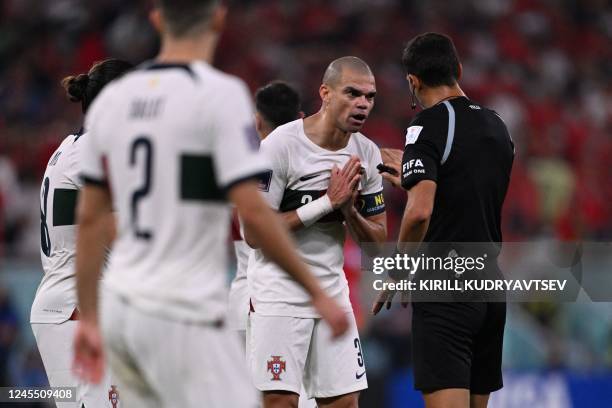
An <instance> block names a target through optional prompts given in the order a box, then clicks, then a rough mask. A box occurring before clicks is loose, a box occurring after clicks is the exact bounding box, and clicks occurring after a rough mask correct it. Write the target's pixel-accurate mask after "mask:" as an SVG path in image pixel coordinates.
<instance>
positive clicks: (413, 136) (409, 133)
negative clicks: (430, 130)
mask: <svg viewBox="0 0 612 408" xmlns="http://www.w3.org/2000/svg"><path fill="white" fill-rule="evenodd" d="M421 130H423V126H410V127H409V128H408V129H406V145H409V144H415V143H416V141H417V139H418V138H419V135H420V134H421Z"/></svg>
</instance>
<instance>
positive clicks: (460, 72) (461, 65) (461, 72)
mask: <svg viewBox="0 0 612 408" xmlns="http://www.w3.org/2000/svg"><path fill="white" fill-rule="evenodd" d="M462 75H463V64H461V63H459V67H458V69H457V81H459V80H460V79H461V76H462Z"/></svg>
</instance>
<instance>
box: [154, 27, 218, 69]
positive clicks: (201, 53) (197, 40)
mask: <svg viewBox="0 0 612 408" xmlns="http://www.w3.org/2000/svg"><path fill="white" fill-rule="evenodd" d="M217 40H218V38H217V35H216V34H213V33H206V34H204V35H202V36H197V37H186V38H180V39H176V38H169V37H168V38H164V41H163V44H162V47H161V51H160V52H159V54H158V55H157V58H156V60H157V61H158V62H162V63H189V62H192V61H196V60H199V61H204V62H207V63H209V64H211V63H212V60H213V57H214V54H215V48H216V46H217Z"/></svg>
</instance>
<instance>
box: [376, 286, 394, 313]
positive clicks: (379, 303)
mask: <svg viewBox="0 0 612 408" xmlns="http://www.w3.org/2000/svg"><path fill="white" fill-rule="evenodd" d="M392 297H393V296H392V294H390V293H389V292H387V291H384V292H381V293H380V294H379V295H378V299H376V301H375V302H374V304H373V305H372V314H373V315H376V314H378V312H380V310H381V309H382V307H383V306H384V305H385V303H386V302H387V301H389V302H390V301H391V299H392ZM387 309H389V307H387Z"/></svg>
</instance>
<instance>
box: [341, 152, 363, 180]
mask: <svg viewBox="0 0 612 408" xmlns="http://www.w3.org/2000/svg"><path fill="white" fill-rule="evenodd" d="M360 168H361V161H360V160H359V158H358V157H357V156H351V158H350V159H349V160H348V161H347V162H346V163H345V164H344V167H342V172H341V174H342V175H344V176H346V177H348V178H351V177H353V176H354V175H355V174H356V173H357V172H359V169H360Z"/></svg>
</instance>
